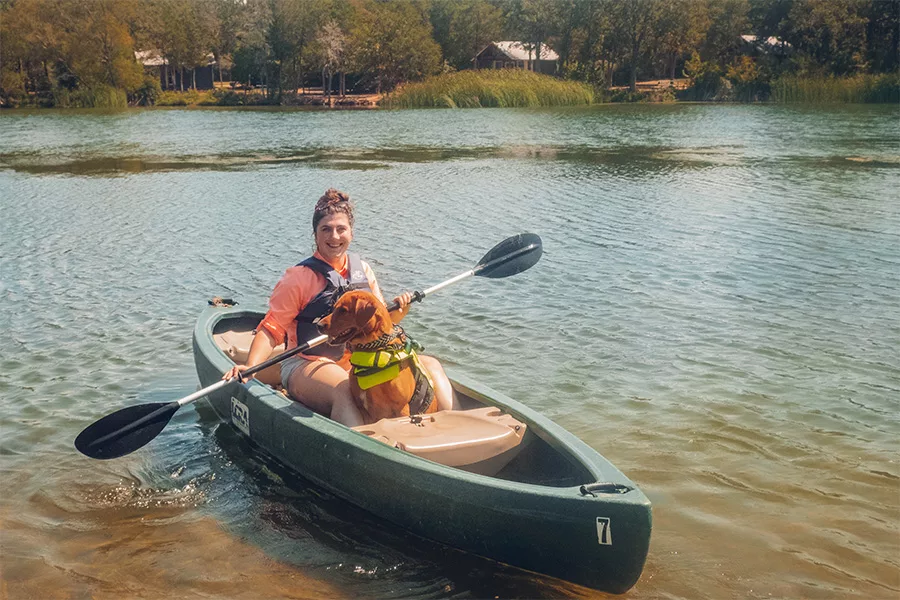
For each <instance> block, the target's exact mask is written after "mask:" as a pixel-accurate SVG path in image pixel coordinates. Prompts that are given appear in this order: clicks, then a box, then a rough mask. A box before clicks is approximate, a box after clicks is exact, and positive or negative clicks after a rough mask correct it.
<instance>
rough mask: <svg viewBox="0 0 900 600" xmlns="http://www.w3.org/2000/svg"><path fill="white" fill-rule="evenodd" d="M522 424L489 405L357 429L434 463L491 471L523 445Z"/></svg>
mask: <svg viewBox="0 0 900 600" xmlns="http://www.w3.org/2000/svg"><path fill="white" fill-rule="evenodd" d="M526 428H527V426H526V425H525V423H522V422H521V421H518V420H516V419H514V418H513V417H512V416H511V415H508V414H504V413H502V412H501V411H500V409H499V408H495V407H492V406H488V407H485V408H473V409H470V410H454V411H449V410H443V411H440V412H436V413H432V414H430V415H416V416H413V417H397V418H394V419H382V420H380V421H378V422H377V423H373V424H371V425H360V426H358V427H354V428H353V429H355V430H356V431H359V432H360V433H362V434H365V435H368V436H369V437H372V438H374V439H377V440H379V441H381V442H384V443H385V444H387V445H389V446H393V447H394V448H399V449H401V450H405V451H406V452H409V453H410V454H415V455H416V456H420V457H422V458H427V459H428V460H433V461H434V462H436V463H440V464H442V465H447V466H450V467H457V468H459V469H462V470H464V471H469V472H472V473H479V474H481V475H496V474H497V473H498V472H499V471H500V470H501V469H502V468H503V467H505V466H506V464H507V463H509V461H511V460H512V459H513V458H515V456H516V455H517V454H518V453H519V451H520V450H521V449H522V438H523V437H524V435H525V429H526Z"/></svg>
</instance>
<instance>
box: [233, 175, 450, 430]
mask: <svg viewBox="0 0 900 600" xmlns="http://www.w3.org/2000/svg"><path fill="white" fill-rule="evenodd" d="M313 234H314V235H315V240H316V252H315V254H313V256H311V257H310V258H307V259H306V260H304V261H303V262H301V263H300V264H298V265H296V266H294V267H291V268H289V269H288V270H287V271H285V273H284V275H283V276H282V277H281V279H280V280H279V281H278V283H277V284H276V285H275V289H274V290H273V292H272V295H271V297H270V298H269V312H267V313H266V316H265V317H264V318H263V320H262V321H261V322H260V324H259V326H258V328H257V333H256V336H255V337H254V338H253V343H252V344H251V345H250V354H249V356H248V359H247V364H246V365H241V366H235V367H233V368H232V369H231V370H230V371H228V372H227V373H225V375H224V376H223V379H228V378H231V377H236V376H239V375H240V370H241V369H246V368H247V367H252V366H255V365H258V364H259V363H261V362H263V361H264V360H266V359H268V358H269V356H270V355H271V354H272V350H273V349H274V348H275V347H276V346H278V345H279V344H281V343H284V342H287V348H288V349H291V348H294V347H296V346H297V345H298V344H302V343H303V342H306V341H308V340H310V339H312V338H314V337H317V336H318V335H319V332H318V330H317V329H316V325H315V320H316V319H318V318H319V317H324V316H325V315H326V314H328V313H330V312H331V308H332V306H333V305H334V302H335V301H337V298H338V296H339V295H340V293H341V292H343V291H346V289H347V288H348V287H349V288H350V289H367V290H369V291H371V292H372V293H373V294H375V296H377V297H378V298H379V299H380V300H381V301H382V302H384V297H383V296H382V295H381V290H380V289H379V288H378V282H377V281H376V279H375V274H374V273H373V272H372V269H371V268H370V267H369V265H368V264H367V263H366V262H365V261H362V260H361V259H359V257H358V256H357V255H355V254H352V253H349V252H348V251H347V249H348V248H349V246H350V242H351V241H352V240H353V205H352V204H351V202H350V197H349V196H348V195H347V194H345V193H343V192H339V191H337V190H335V189H329V190H328V191H326V192H325V195H324V196H322V197H321V198H319V201H318V202H317V203H316V207H315V210H314V211H313ZM411 299H412V294H411V293H409V292H406V293H405V294H402V295H400V296H397V297H396V298H395V299H394V300H395V301H397V302H398V303H399V304H400V308H399V309H398V310H397V311H395V312H394V313H392V314H391V317H392V320H393V321H394V322H395V323H396V322H398V321H400V319H402V318H403V317H405V316H406V313H408V312H409V303H410V300H411ZM420 359H421V361H422V364H423V365H424V366H425V368H426V369H428V372H429V373H430V374H431V378H432V381H433V382H434V388H435V390H434V391H435V399H436V401H437V402H438V407H439V409H440V410H449V409H451V408H453V407H454V396H453V388H452V387H451V385H450V380H449V379H447V375H446V373H444V369H443V367H441V364H440V363H439V362H438V361H437V359H435V358H433V357H431V356H420ZM349 370H350V353H349V352H347V351H346V350H345V349H344V348H335V347H333V346H328V345H327V344H322V345H320V346H317V347H315V348H311V349H310V350H307V351H306V353H303V354H298V355H294V356H292V357H290V358H288V359H286V360H284V361H282V363H281V382H282V385H283V386H284V389H285V390H287V392H288V394H290V395H291V397H293V398H294V399H296V400H299V401H301V402H303V404H305V405H306V406H308V407H310V408H311V409H313V410H315V411H316V412H319V413H321V414H324V415H328V416H330V417H331V418H332V419H334V420H335V421H338V422H340V423H343V424H344V425H347V426H350V427H353V426H356V425H362V424H363V419H362V415H360V413H359V410H358V409H357V407H356V404H355V403H354V401H353V398H352V396H351V395H350V383H349V380H348V372H349Z"/></svg>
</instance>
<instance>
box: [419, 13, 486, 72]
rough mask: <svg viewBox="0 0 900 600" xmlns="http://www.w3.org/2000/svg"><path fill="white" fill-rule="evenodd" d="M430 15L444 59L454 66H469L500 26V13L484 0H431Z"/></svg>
mask: <svg viewBox="0 0 900 600" xmlns="http://www.w3.org/2000/svg"><path fill="white" fill-rule="evenodd" d="M429 19H430V21H431V25H432V27H433V35H434V39H435V41H436V42H437V43H438V45H439V46H440V47H441V53H442V54H443V57H444V60H445V61H446V62H447V64H449V65H450V66H451V67H453V68H455V69H465V68H468V67H471V66H472V61H473V60H474V58H475V56H476V55H477V54H478V53H479V52H481V50H483V49H484V47H485V46H487V45H488V44H489V43H491V42H493V41H498V40H499V37H500V35H501V32H502V30H503V13H502V12H501V11H500V9H499V8H497V7H496V6H493V5H492V4H490V3H488V2H487V1H486V0H434V1H433V2H432V3H431V9H430V11H429Z"/></svg>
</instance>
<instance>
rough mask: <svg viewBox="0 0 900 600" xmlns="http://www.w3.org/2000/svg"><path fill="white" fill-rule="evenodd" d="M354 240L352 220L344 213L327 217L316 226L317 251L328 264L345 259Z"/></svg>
mask: <svg viewBox="0 0 900 600" xmlns="http://www.w3.org/2000/svg"><path fill="white" fill-rule="evenodd" d="M352 239H353V230H352V229H351V228H350V219H349V218H348V217H347V215H346V214H344V213H332V214H330V215H326V216H325V217H324V218H323V219H322V220H321V221H319V224H318V225H317V226H316V249H317V250H318V251H319V254H321V255H322V256H324V257H325V260H327V261H328V262H333V261H336V260H338V259H343V258H344V254H345V253H346V252H347V248H348V247H349V246H350V241H351V240H352Z"/></svg>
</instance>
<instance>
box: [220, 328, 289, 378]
mask: <svg viewBox="0 0 900 600" xmlns="http://www.w3.org/2000/svg"><path fill="white" fill-rule="evenodd" d="M275 346H277V344H276V343H275V340H273V339H272V335H271V334H270V333H269V332H268V331H267V330H265V329H259V330H257V332H256V335H254V336H253V342H251V343H250V352H249V353H248V354H247V364H245V365H235V366H233V367H232V368H231V369H229V370H228V372H227V373H225V374H224V375H223V376H222V379H231V378H232V377H238V376H239V375H240V371H244V370H246V369H249V368H250V367H255V366H256V365H258V364H259V363H261V362H263V361H264V360H266V359H268V358H269V357H270V356H271V355H272V350H274V349H275ZM241 381H246V380H245V379H243V378H242V379H241Z"/></svg>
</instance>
